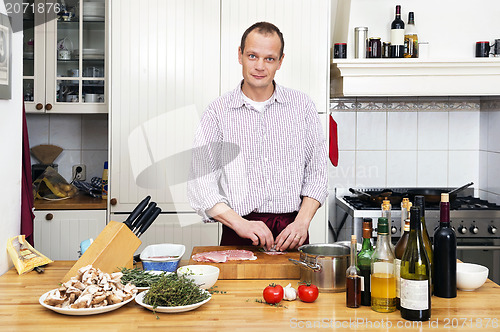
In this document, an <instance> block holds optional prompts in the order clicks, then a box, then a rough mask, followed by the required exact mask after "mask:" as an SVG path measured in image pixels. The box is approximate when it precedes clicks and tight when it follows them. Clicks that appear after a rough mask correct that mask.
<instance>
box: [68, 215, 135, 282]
mask: <svg viewBox="0 0 500 332" xmlns="http://www.w3.org/2000/svg"><path fill="white" fill-rule="evenodd" d="M141 243H142V242H141V240H139V238H138V237H137V236H135V234H134V233H132V231H131V230H130V229H129V228H128V227H127V225H125V224H124V223H121V222H116V221H110V222H109V224H108V225H106V227H104V229H103V230H102V232H101V233H100V234H99V235H98V236H97V238H96V239H95V240H94V242H92V244H91V245H90V246H89V247H88V248H87V250H85V252H84V253H83V255H82V257H80V259H78V261H77V262H76V263H75V265H73V267H72V268H71V270H69V272H68V273H67V274H66V275H65V276H64V278H63V280H62V281H61V282H66V281H68V280H69V279H71V277H75V276H76V275H77V274H78V270H79V269H80V268H82V267H84V266H87V265H89V264H91V265H92V266H93V267H95V268H99V269H100V270H101V271H103V272H106V273H112V272H117V271H120V268H122V267H126V268H132V267H133V261H134V252H135V251H136V250H137V248H139V246H140V245H141Z"/></svg>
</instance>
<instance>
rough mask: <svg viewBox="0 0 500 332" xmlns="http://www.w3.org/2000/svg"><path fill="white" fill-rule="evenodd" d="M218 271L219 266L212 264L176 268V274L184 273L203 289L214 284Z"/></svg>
mask: <svg viewBox="0 0 500 332" xmlns="http://www.w3.org/2000/svg"><path fill="white" fill-rule="evenodd" d="M219 272H220V270H219V268H218V267H216V266H212V265H186V266H181V267H180V268H178V269H177V274H179V275H181V274H184V275H185V276H186V277H187V278H189V279H192V280H193V281H194V283H195V284H197V285H198V286H199V287H200V288H203V289H209V288H210V287H212V286H213V285H215V283H216V282H217V279H218V278H219Z"/></svg>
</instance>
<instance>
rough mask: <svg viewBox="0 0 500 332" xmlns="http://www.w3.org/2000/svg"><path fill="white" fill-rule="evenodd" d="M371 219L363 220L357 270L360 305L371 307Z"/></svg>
mask: <svg viewBox="0 0 500 332" xmlns="http://www.w3.org/2000/svg"><path fill="white" fill-rule="evenodd" d="M372 230H373V228H372V218H363V243H362V247H361V250H360V251H359V253H358V268H359V272H360V275H361V304H362V305H366V306H371V304H372V299H371V292H370V289H371V283H370V276H371V261H372V255H373V246H372V243H371V237H372Z"/></svg>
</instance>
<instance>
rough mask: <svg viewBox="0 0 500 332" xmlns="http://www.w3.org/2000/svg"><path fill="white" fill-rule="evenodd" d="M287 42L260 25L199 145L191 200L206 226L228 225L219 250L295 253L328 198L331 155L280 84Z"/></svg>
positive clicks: (303, 104)
mask: <svg viewBox="0 0 500 332" xmlns="http://www.w3.org/2000/svg"><path fill="white" fill-rule="evenodd" d="M283 49H284V40H283V35H282V34H281V32H280V30H279V29H278V28H277V27H276V26H274V25H273V24H271V23H267V22H259V23H256V24H254V25H252V26H251V27H250V28H248V29H247V30H246V31H245V33H244V34H243V36H242V38H241V45H240V47H239V48H238V60H239V63H240V64H241V65H242V72H243V81H242V82H241V83H240V84H239V85H238V87H237V88H236V89H235V90H233V91H231V92H228V93H226V94H225V95H223V96H222V97H219V98H218V99H216V100H215V101H214V102H212V103H211V104H210V105H209V106H208V108H207V110H206V111H205V113H204V114H203V117H202V119H201V123H200V127H199V129H198V131H197V134H196V138H195V148H194V149H193V162H192V168H191V178H190V179H191V180H190V181H189V183H188V196H189V200H190V203H191V206H192V207H193V208H194V209H195V210H196V211H197V212H198V213H199V214H200V215H201V216H202V217H203V219H204V221H209V220H211V221H214V220H215V221H219V222H221V223H222V224H223V233H222V239H221V245H259V246H262V247H264V248H265V249H266V250H269V249H271V248H274V249H276V250H279V251H283V250H287V249H294V248H297V247H299V246H301V245H302V244H307V243H308V240H309V236H308V228H309V224H310V222H311V220H312V218H313V216H314V214H315V213H316V210H317V209H318V208H319V207H320V205H321V204H322V203H323V202H324V201H325V199H326V196H327V149H326V140H325V138H324V136H323V133H322V130H321V125H320V122H319V118H318V114H317V111H316V109H315V106H314V104H313V102H312V101H311V99H310V98H309V97H308V96H306V95H305V94H303V93H301V92H298V91H295V90H291V89H286V88H284V87H282V86H279V85H278V84H276V83H275V82H274V76H275V74H276V71H277V70H279V69H280V67H281V64H282V62H283V59H284V56H285V55H284V54H283Z"/></svg>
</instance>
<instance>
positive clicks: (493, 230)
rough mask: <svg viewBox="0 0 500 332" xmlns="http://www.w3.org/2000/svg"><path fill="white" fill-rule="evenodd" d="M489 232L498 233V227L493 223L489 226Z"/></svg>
mask: <svg viewBox="0 0 500 332" xmlns="http://www.w3.org/2000/svg"><path fill="white" fill-rule="evenodd" d="M488 232H490V233H491V234H496V233H497V228H496V227H495V226H493V225H491V226H490V227H488Z"/></svg>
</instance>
